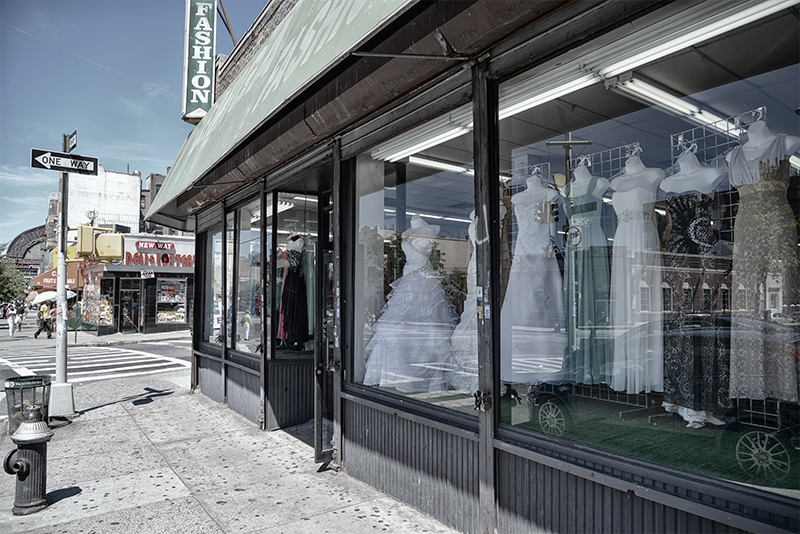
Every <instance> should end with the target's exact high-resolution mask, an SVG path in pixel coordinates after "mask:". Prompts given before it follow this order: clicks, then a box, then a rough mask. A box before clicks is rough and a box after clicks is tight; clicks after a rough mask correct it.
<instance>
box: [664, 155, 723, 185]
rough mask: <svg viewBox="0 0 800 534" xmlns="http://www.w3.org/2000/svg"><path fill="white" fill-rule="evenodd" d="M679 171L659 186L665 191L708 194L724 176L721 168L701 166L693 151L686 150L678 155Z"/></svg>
mask: <svg viewBox="0 0 800 534" xmlns="http://www.w3.org/2000/svg"><path fill="white" fill-rule="evenodd" d="M678 166H679V167H680V171H679V172H678V173H676V174H673V175H672V176H670V177H668V178H666V179H665V180H664V181H663V182H661V185H659V187H660V188H661V190H662V191H664V192H666V193H686V192H688V191H697V192H699V193H704V194H706V195H710V194H711V193H713V192H714V189H716V187H717V185H719V183H720V182H721V181H722V179H723V178H724V177H725V172H724V171H723V170H722V169H717V168H714V167H703V166H702V165H700V162H699V161H697V156H695V155H694V152H692V151H690V150H687V151H685V152H684V153H683V154H681V155H680V156H678Z"/></svg>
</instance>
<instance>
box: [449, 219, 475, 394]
mask: <svg viewBox="0 0 800 534" xmlns="http://www.w3.org/2000/svg"><path fill="white" fill-rule="evenodd" d="M468 232H469V241H470V243H472V256H471V257H470V259H469V265H468V266H467V298H466V299H464V311H463V312H462V313H461V322H460V323H458V326H456V328H455V330H454V331H453V337H452V338H451V344H452V346H453V374H452V376H451V378H450V385H451V386H453V388H454V389H457V390H458V391H460V392H462V393H466V394H468V395H472V394H473V393H475V392H476V391H477V390H478V299H477V291H478V283H477V275H476V270H477V265H476V264H477V260H476V258H475V219H474V218H473V219H472V222H471V223H470V225H469V230H468Z"/></svg>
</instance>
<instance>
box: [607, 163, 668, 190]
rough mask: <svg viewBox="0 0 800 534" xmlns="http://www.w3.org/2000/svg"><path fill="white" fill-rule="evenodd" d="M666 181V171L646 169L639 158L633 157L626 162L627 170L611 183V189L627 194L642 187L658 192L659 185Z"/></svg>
mask: <svg viewBox="0 0 800 534" xmlns="http://www.w3.org/2000/svg"><path fill="white" fill-rule="evenodd" d="M663 180H664V171H662V170H661V169H656V168H653V167H645V166H644V163H642V160H641V159H640V158H639V156H638V155H637V156H631V157H630V158H628V159H627V161H625V170H624V171H623V174H620V175H619V176H617V177H616V178H614V180H613V181H612V182H611V185H610V187H611V189H613V190H614V191H616V192H618V193H625V192H627V191H631V190H633V189H636V188H637V187H641V188H642V189H646V190H648V191H652V192H653V193H655V192H656V190H657V189H658V185H659V184H660V183H661V182H662V181H663Z"/></svg>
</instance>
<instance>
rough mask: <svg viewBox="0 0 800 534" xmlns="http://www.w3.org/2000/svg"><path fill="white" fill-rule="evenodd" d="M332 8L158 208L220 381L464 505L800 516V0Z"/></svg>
mask: <svg viewBox="0 0 800 534" xmlns="http://www.w3.org/2000/svg"><path fill="white" fill-rule="evenodd" d="M310 5H311V3H310V2H302V1H298V2H297V3H296V4H295V5H294V6H293V7H292V10H291V11H290V13H289V14H288V15H286V17H285V18H284V19H283V20H282V22H280V23H279V24H278V25H277V27H276V28H275V29H274V30H273V31H272V33H271V34H270V35H269V36H267V38H266V42H265V43H266V44H265V45H264V48H263V49H262V51H261V52H257V53H256V54H255V55H254V56H253V59H252V60H250V62H249V63H247V64H245V65H243V66H241V65H240V66H239V67H240V68H241V71H240V72H239V74H238V76H237V77H236V78H235V79H234V80H233V81H232V82H231V83H230V85H229V86H228V87H227V89H226V91H225V93H223V94H222V96H221V97H220V98H219V100H218V101H217V103H216V104H215V105H214V107H212V109H211V110H210V111H209V114H208V115H207V116H206V118H204V119H203V120H202V121H201V122H200V123H199V125H198V126H197V129H196V130H195V131H194V132H193V134H192V136H190V138H189V139H188V140H187V142H186V144H185V145H184V148H183V149H182V151H181V153H180V155H179V156H178V159H177V160H176V163H175V165H174V166H173V168H172V171H171V174H170V175H169V176H168V177H167V182H166V183H165V185H164V187H163V188H162V194H163V195H164V196H163V197H160V198H157V199H156V203H155V204H154V208H153V209H152V210H151V212H150V214H149V215H148V216H149V217H150V218H152V220H154V221H155V222H158V223H160V224H168V225H172V226H175V227H176V228H179V229H189V230H195V231H197V252H196V257H197V258H198V265H197V266H196V273H197V281H196V285H195V302H196V304H197V308H196V310H197V311H196V314H195V316H194V332H195V336H194V349H195V361H194V367H193V377H192V381H193V382H192V383H193V386H194V387H197V388H199V389H200V390H201V391H202V392H203V393H204V394H206V395H208V396H209V397H211V398H214V399H216V400H218V401H219V402H226V403H227V404H228V406H229V407H230V408H231V409H234V410H236V411H238V412H240V413H242V414H243V415H245V416H246V417H248V418H250V419H251V420H253V421H254V422H258V423H259V424H260V426H261V427H262V428H266V429H273V428H280V427H285V426H289V425H291V424H295V423H299V422H302V421H306V420H308V419H310V418H312V417H313V418H314V420H315V427H316V435H315V446H316V454H317V458H318V460H320V461H324V460H333V461H334V462H335V463H337V464H339V465H341V466H342V467H343V468H344V469H345V470H346V472H347V473H348V474H349V475H350V476H353V477H356V478H358V479H360V480H363V481H365V482H367V483H369V484H371V485H373V486H375V487H376V488H378V489H380V490H382V491H384V492H387V493H389V494H392V495H394V496H395V497H397V498H398V499H401V500H403V501H404V502H407V503H410V504H412V505H413V506H415V507H417V508H419V509H420V510H422V511H424V512H426V513H428V514H430V515H432V516H434V517H436V518H437V519H439V520H441V521H443V522H444V523H446V524H448V525H451V526H453V527H455V528H457V529H459V530H461V531H464V532H493V531H497V532H529V531H530V532H539V531H541V532H589V531H603V532H606V531H613V532H650V531H652V532H700V531H726V532H784V531H785V532H796V531H797V530H798V529H800V518H799V517H798V510H799V509H800V500H798V498H799V497H800V452H798V450H799V449H800V439H798V436H799V433H798V428H800V407H799V406H800V405H799V404H798V403H799V402H800V398H799V397H798V394H799V392H798V373H800V363H799V362H800V319H798V316H800V255H798V235H797V220H798V216H799V215H800V191H798V187H800V180H799V179H798V175H799V174H800V159H799V158H798V153H797V151H798V149H800V137H798V136H797V134H798V132H799V131H800V117H799V116H798V115H799V114H800V112H799V111H798V109H800V108H798V105H800V67H799V65H800V50H798V47H797V43H798V42H800V25H798V23H797V22H798V18H799V17H800V10H799V9H798V7H799V6H798V4H797V3H794V2H790V1H789V2H778V1H775V2H772V1H750V2H748V1H741V2H712V1H698V2H692V1H687V2H649V1H642V2H611V1H602V0H598V1H583V2H557V1H549V2H530V1H529V2H474V3H471V2H459V3H450V2H436V3H418V2H402V1H398V2H384V3H381V4H380V6H376V5H374V4H373V3H370V2H355V1H354V2H335V3H331V4H325V7H324V8H323V9H321V10H319V17H318V18H317V19H315V17H314V16H311V15H309V12H308V10H309V9H311V8H310ZM266 11H268V9H267V10H265V12H266ZM320 25H321V26H320ZM337 28H338V30H337ZM354 28H359V30H360V31H361V33H360V34H358V35H360V36H361V37H359V38H357V39H355V40H352V41H350V42H348V41H347V40H346V39H345V38H344V37H343V35H344V34H345V33H346V34H347V35H351V36H352V35H353V33H352V30H353V29H354ZM312 30H313V31H312ZM326 32H327V33H326ZM322 45H325V53H324V54H322V53H321V54H320V55H321V56H324V55H325V54H329V55H330V57H317V55H316V54H315V53H312V52H314V51H316V50H318V49H319V48H315V47H317V46H322ZM279 46H281V47H283V46H285V49H284V48H281V49H282V50H284V54H283V56H282V57H284V58H287V57H288V58H290V59H291V61H289V60H286V59H284V60H285V61H288V63H289V64H290V65H288V66H286V65H284V67H285V69H284V70H283V71H280V72H278V74H276V72H277V71H276V70H275V66H274V65H272V64H271V63H270V62H271V61H277V59H275V56H278V54H272V55H269V54H268V52H269V50H271V49H272V50H274V49H277V47H279ZM292 46H295V47H297V48H296V50H294V52H296V55H292V52H293V49H292ZM337 46H338V47H339V48H338V49H337ZM311 58H313V59H311ZM317 60H318V61H320V62H321V65H319V66H314V65H312V64H311V63H313V61H317ZM310 62H311V63H310ZM290 67H292V68H290ZM312 67H313V68H312ZM225 68H227V66H226V67H225ZM290 73H294V76H295V77H296V78H297V79H296V80H292V76H291V75H290ZM261 106H266V107H261ZM254 110H255V111H254ZM256 112H257V113H256ZM254 113H255V115H256V116H255V118H254V119H253V118H252V117H250V118H249V119H247V120H251V121H252V122H251V123H248V122H247V120H244V119H243V116H244V115H245V114H249V115H253V114H254ZM198 154H204V156H202V157H195V156H197V155H198ZM202 158H206V159H205V160H204V159H202Z"/></svg>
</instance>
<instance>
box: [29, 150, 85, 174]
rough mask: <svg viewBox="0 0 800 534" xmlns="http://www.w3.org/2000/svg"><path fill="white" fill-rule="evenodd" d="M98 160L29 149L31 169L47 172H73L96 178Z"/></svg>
mask: <svg viewBox="0 0 800 534" xmlns="http://www.w3.org/2000/svg"><path fill="white" fill-rule="evenodd" d="M98 161H99V160H98V159H97V158H93V157H91V156H79V155H77V154H64V153H62V152H53V151H51V150H42V149H40V148H32V149H31V167H32V168H34V169H47V170H48V171H61V172H74V173H77V174H90V175H92V176H97V164H98Z"/></svg>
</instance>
